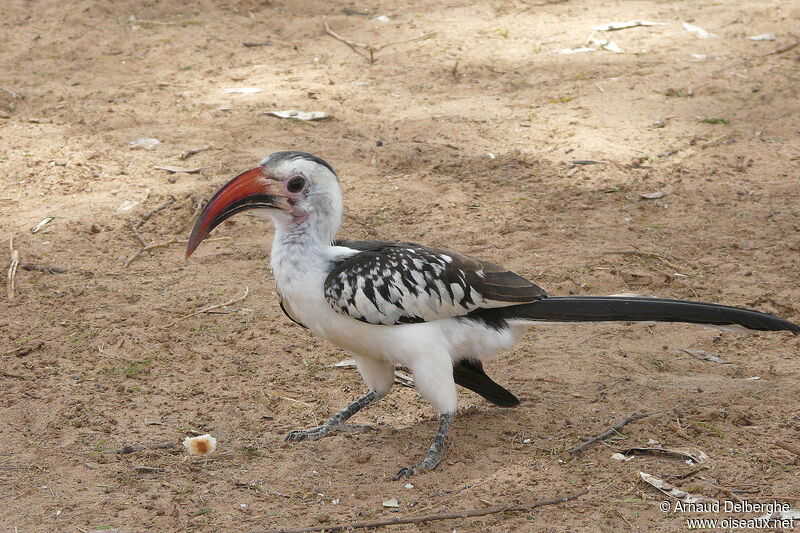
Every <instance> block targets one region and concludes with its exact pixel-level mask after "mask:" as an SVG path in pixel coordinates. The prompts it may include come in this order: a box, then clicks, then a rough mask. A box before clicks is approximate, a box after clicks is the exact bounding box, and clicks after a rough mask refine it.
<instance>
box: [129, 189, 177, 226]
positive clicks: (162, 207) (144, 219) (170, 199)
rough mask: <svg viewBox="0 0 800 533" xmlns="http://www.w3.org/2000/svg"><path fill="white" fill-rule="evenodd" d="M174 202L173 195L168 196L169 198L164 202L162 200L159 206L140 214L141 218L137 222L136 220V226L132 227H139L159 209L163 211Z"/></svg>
mask: <svg viewBox="0 0 800 533" xmlns="http://www.w3.org/2000/svg"><path fill="white" fill-rule="evenodd" d="M174 203H175V197H174V196H170V197H169V199H168V200H167V201H166V202H164V203H163V204H161V205H160V206H158V207H156V208H155V209H153V210H152V211H150V212H149V213H147V214H146V215H144V216H142V219H141V220H140V221H139V222H137V223H136V226H134V227H135V228H141V227H142V225H143V224H144V223H145V222H147V221H148V220H150V218H152V217H153V216H154V215H155V214H156V213H158V212H160V211H163V210H164V209H166V208H168V207H169V206H171V205H172V204H174Z"/></svg>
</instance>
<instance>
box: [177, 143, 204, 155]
mask: <svg viewBox="0 0 800 533" xmlns="http://www.w3.org/2000/svg"><path fill="white" fill-rule="evenodd" d="M206 150H211V145H210V144H207V145H205V146H201V147H200V148H190V149H189V150H186V151H185V152H183V153H182V154H181V155H179V156H178V159H189V158H190V157H192V156H193V155H194V154H199V153H200V152H205V151H206Z"/></svg>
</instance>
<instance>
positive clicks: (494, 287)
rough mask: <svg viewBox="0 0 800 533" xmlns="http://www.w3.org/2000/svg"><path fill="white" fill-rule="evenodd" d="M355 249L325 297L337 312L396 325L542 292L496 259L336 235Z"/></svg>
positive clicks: (331, 278) (337, 267)
mask: <svg viewBox="0 0 800 533" xmlns="http://www.w3.org/2000/svg"><path fill="white" fill-rule="evenodd" d="M335 244H337V245H338V246H343V247H346V248H350V249H352V250H357V253H355V254H353V255H350V256H348V257H346V258H345V259H343V260H341V261H338V262H336V263H335V264H334V265H333V268H332V270H331V272H330V273H329V274H328V276H327V278H326V280H325V287H324V290H325V298H326V299H327V301H328V303H329V304H330V305H331V306H332V307H333V308H334V309H335V310H336V311H337V312H339V313H343V314H346V315H349V316H351V317H352V318H355V319H356V320H360V321H362V322H368V323H370V324H383V325H395V324H404V323H414V322H426V321H429V320H438V319H442V318H451V317H458V316H464V315H466V314H468V313H470V312H472V311H475V310H477V309H488V308H494V307H504V306H508V305H515V304H519V303H530V302H534V301H536V300H539V299H541V298H543V297H545V296H546V294H545V292H544V291H543V290H542V289H541V288H539V287H537V286H536V285H534V284H533V283H531V282H530V281H528V280H526V279H525V278H523V277H521V276H519V275H517V274H515V273H513V272H510V271H508V270H506V269H504V268H502V267H500V266H498V265H495V264H493V263H489V262H486V261H481V260H479V259H475V258H472V257H469V256H466V255H463V254H458V253H454V252H448V251H445V250H439V249H436V248H428V247H425V246H419V245H416V244H411V243H392V242H387V241H337V242H336V243H335Z"/></svg>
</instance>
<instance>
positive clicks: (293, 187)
mask: <svg viewBox="0 0 800 533" xmlns="http://www.w3.org/2000/svg"><path fill="white" fill-rule="evenodd" d="M305 186H306V179H305V178H303V177H301V176H295V177H294V178H292V179H290V180H289V183H287V184H286V190H287V191H289V192H292V193H298V192H300V191H302V190H303V188H304V187H305Z"/></svg>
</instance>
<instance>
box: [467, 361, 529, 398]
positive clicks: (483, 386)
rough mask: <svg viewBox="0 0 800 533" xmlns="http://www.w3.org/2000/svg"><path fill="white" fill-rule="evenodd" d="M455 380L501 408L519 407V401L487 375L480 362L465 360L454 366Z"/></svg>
mask: <svg viewBox="0 0 800 533" xmlns="http://www.w3.org/2000/svg"><path fill="white" fill-rule="evenodd" d="M453 380H454V381H455V382H456V383H458V384H459V385H461V386H462V387H465V388H467V389H469V390H471V391H473V392H476V393H478V394H480V395H481V396H483V398H484V399H486V400H487V401H489V402H492V403H493V404H495V405H497V406H500V407H514V406H515V405H519V399H518V398H517V397H516V396H514V395H513V394H512V393H511V392H509V391H508V390H507V389H506V388H505V387H503V386H502V385H498V384H497V383H495V381H494V380H493V379H492V378H490V377H489V376H487V375H486V372H485V371H484V370H483V364H481V362H480V361H473V360H471V359H464V360H463V361H459V362H458V363H456V364H454V365H453Z"/></svg>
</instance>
